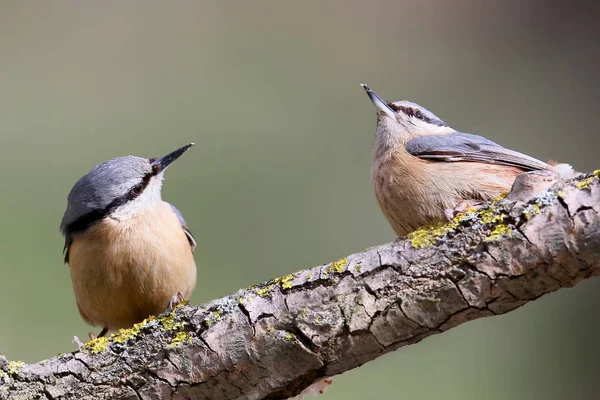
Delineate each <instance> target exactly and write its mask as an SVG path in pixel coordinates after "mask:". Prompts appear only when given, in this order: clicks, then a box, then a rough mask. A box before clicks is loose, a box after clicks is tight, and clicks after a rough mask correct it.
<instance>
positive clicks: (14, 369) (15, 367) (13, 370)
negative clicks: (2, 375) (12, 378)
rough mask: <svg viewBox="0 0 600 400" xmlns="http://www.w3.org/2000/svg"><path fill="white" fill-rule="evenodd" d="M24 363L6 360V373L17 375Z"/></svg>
mask: <svg viewBox="0 0 600 400" xmlns="http://www.w3.org/2000/svg"><path fill="white" fill-rule="evenodd" d="M23 365H25V363H24V362H23V361H9V362H8V373H9V374H10V375H17V374H18V373H19V372H21V369H23Z"/></svg>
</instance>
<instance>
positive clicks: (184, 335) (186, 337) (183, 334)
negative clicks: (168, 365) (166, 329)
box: [167, 332, 192, 349]
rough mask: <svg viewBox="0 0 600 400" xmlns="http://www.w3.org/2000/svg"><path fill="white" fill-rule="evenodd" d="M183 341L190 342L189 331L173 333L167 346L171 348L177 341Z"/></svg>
mask: <svg viewBox="0 0 600 400" xmlns="http://www.w3.org/2000/svg"><path fill="white" fill-rule="evenodd" d="M183 342H188V343H191V342H192V336H191V335H190V333H189V332H179V333H178V334H177V335H175V337H174V338H173V340H171V343H169V344H168V345H167V348H169V349H172V348H173V347H175V346H177V345H178V344H179V343H183Z"/></svg>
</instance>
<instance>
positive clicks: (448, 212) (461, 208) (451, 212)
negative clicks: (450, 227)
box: [444, 200, 483, 222]
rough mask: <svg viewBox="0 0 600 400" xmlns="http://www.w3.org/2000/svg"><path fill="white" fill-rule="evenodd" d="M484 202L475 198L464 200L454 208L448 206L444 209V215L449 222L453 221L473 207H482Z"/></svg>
mask: <svg viewBox="0 0 600 400" xmlns="http://www.w3.org/2000/svg"><path fill="white" fill-rule="evenodd" d="M482 204H483V202H481V201H474V200H463V201H461V202H460V203H458V205H457V206H456V207H454V209H451V208H447V209H445V210H444V215H445V216H446V218H447V219H448V221H449V222H452V220H454V218H456V216H457V215H459V214H462V213H464V212H467V211H469V210H470V209H471V208H478V207H481V205H482Z"/></svg>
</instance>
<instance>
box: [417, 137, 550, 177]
mask: <svg viewBox="0 0 600 400" xmlns="http://www.w3.org/2000/svg"><path fill="white" fill-rule="evenodd" d="M406 151H408V152H409V153H410V154H412V155H413V156H416V157H419V158H424V159H428V160H434V161H447V162H456V161H471V162H482V163H487V164H502V165H510V166H513V167H518V168H521V169H523V170H525V171H532V170H540V169H549V168H551V167H550V166H549V165H548V164H546V163H545V162H543V161H540V160H537V159H535V158H533V157H529V156H528V155H525V154H522V153H519V152H516V151H513V150H509V149H506V148H504V147H502V146H500V145H499V144H497V143H495V142H492V141H491V140H489V139H486V138H484V137H481V136H477V135H472V134H470V133H462V132H455V133H451V134H449V135H437V136H420V137H418V138H415V139H412V140H410V141H409V142H408V143H406Z"/></svg>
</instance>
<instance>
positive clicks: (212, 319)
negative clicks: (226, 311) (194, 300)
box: [204, 308, 223, 326]
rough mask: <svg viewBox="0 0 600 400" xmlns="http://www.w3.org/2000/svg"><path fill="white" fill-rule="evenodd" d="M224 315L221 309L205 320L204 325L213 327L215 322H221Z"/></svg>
mask: <svg viewBox="0 0 600 400" xmlns="http://www.w3.org/2000/svg"><path fill="white" fill-rule="evenodd" d="M222 314H223V310H221V309H220V308H219V309H217V310H216V311H214V312H212V313H210V314H209V315H208V316H207V317H206V318H204V323H205V324H206V326H211V325H212V324H214V323H215V322H217V321H220V320H221V315H222Z"/></svg>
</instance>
